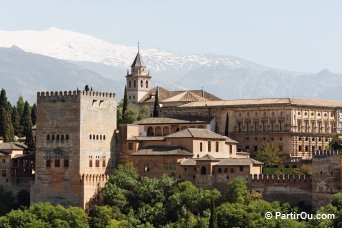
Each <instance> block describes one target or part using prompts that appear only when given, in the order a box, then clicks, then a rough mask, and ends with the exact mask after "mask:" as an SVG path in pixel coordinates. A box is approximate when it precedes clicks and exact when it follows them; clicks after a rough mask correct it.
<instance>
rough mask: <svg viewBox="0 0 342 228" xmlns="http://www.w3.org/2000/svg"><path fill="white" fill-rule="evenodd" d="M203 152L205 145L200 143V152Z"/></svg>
mask: <svg viewBox="0 0 342 228" xmlns="http://www.w3.org/2000/svg"><path fill="white" fill-rule="evenodd" d="M202 151H203V144H202V143H200V152H202Z"/></svg>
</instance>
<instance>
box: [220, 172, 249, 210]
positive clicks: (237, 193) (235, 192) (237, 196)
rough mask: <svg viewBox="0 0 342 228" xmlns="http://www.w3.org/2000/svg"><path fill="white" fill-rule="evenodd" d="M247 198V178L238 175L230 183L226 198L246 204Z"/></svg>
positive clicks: (231, 201) (232, 201) (229, 200)
mask: <svg viewBox="0 0 342 228" xmlns="http://www.w3.org/2000/svg"><path fill="white" fill-rule="evenodd" d="M247 198H248V189H247V182H246V180H245V178H243V177H237V178H235V179H234V180H232V181H230V182H229V183H228V189H227V191H226V192H225V199H226V200H227V201H228V202H230V203H240V204H244V203H246V202H247Z"/></svg>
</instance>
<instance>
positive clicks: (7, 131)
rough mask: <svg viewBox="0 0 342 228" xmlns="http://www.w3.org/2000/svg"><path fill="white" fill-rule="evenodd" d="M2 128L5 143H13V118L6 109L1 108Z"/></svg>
mask: <svg viewBox="0 0 342 228" xmlns="http://www.w3.org/2000/svg"><path fill="white" fill-rule="evenodd" d="M0 127H1V132H2V137H3V138H4V141H5V142H12V141H13V140H14V131H13V125H12V121H11V116H10V114H9V112H8V111H7V110H6V108H5V107H1V119H0Z"/></svg>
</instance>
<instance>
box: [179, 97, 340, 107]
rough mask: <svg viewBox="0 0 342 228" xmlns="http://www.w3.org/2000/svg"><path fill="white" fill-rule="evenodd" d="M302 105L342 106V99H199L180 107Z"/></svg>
mask: <svg viewBox="0 0 342 228" xmlns="http://www.w3.org/2000/svg"><path fill="white" fill-rule="evenodd" d="M276 104H283V105H300V106H311V107H342V101H335V100H318V99H302V98H263V99H240V100H220V101H199V102H193V103H188V104H184V105H181V106H180V107H215V106H220V107H223V106H241V105H276Z"/></svg>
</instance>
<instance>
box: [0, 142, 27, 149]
mask: <svg viewBox="0 0 342 228" xmlns="http://www.w3.org/2000/svg"><path fill="white" fill-rule="evenodd" d="M26 148H27V146H26V145H25V144H23V143H14V142H4V143H0V150H1V151H4V150H24V149H26Z"/></svg>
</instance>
